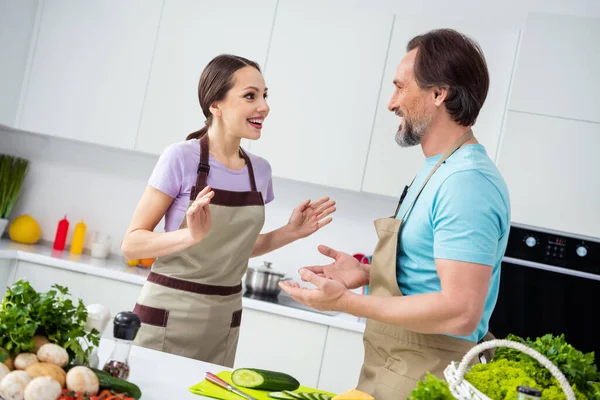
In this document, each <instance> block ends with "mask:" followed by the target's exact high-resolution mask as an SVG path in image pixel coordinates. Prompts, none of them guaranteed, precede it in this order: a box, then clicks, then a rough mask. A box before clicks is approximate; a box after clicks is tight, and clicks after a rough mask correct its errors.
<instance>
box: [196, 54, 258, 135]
mask: <svg viewBox="0 0 600 400" xmlns="http://www.w3.org/2000/svg"><path fill="white" fill-rule="evenodd" d="M247 66H250V67H254V68H256V69H257V70H258V72H261V71H260V67H259V66H258V64H257V63H255V62H254V61H250V60H248V59H246V58H244V57H240V56H235V55H232V54H221V55H219V56H217V57H215V58H213V59H212V60H211V61H210V62H209V63H208V65H207V66H206V68H204V71H202V75H201V76H200V82H199V83H198V100H199V101H200V107H201V108H202V113H203V114H204V116H205V117H206V122H205V123H204V126H203V127H202V128H201V129H200V130H198V131H196V132H192V133H190V134H189V135H188V136H187V138H186V140H191V139H199V138H201V137H202V136H204V135H205V134H206V132H208V128H209V127H210V125H211V124H212V114H211V113H210V106H211V104H213V103H215V102H217V101H223V100H225V97H226V96H227V92H229V90H231V88H232V87H233V74H235V72H236V71H237V70H238V69H241V68H244V67H247Z"/></svg>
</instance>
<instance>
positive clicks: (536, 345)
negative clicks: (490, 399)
mask: <svg viewBox="0 0 600 400" xmlns="http://www.w3.org/2000/svg"><path fill="white" fill-rule="evenodd" d="M506 339H508V340H512V341H515V342H519V343H523V344H525V345H527V346H529V347H531V348H532V349H534V350H536V351H537V352H539V353H540V354H542V355H544V356H545V357H546V358H548V359H549V360H550V361H551V362H552V363H553V364H554V365H556V366H557V367H558V369H559V370H560V371H561V372H562V373H563V374H564V375H565V377H566V378H567V380H568V381H569V383H570V384H571V385H572V386H573V387H576V388H577V389H578V390H577V391H576V394H577V393H578V392H579V393H580V395H583V396H584V398H588V399H600V386H598V384H595V385H594V384H590V383H589V382H600V373H599V372H598V370H597V367H596V364H595V360H594V353H593V352H590V353H586V354H584V353H583V352H581V351H579V350H577V349H576V348H574V347H573V346H572V345H570V344H569V343H567V341H566V339H565V335H564V334H563V335H559V336H553V335H551V334H547V335H544V336H541V337H538V338H536V339H535V340H531V339H529V338H527V339H523V338H521V337H519V336H516V335H508V336H507V337H506ZM503 359H504V360H510V361H518V362H520V363H521V365H522V366H523V368H528V373H529V374H530V376H531V377H532V378H533V379H534V380H535V381H536V382H537V383H538V385H539V386H540V387H542V388H550V387H552V386H557V387H558V388H559V390H560V387H559V386H558V382H557V381H556V379H554V377H553V376H552V374H551V373H550V371H549V370H548V369H547V368H545V367H543V366H542V365H541V364H539V363H538V362H537V361H536V360H534V359H533V358H531V357H530V356H528V355H527V354H525V353H523V352H521V351H519V350H515V349H509V348H506V347H501V348H499V349H498V350H497V351H496V354H495V355H494V362H496V361H498V360H503ZM542 395H543V393H542Z"/></svg>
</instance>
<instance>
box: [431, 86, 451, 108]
mask: <svg viewBox="0 0 600 400" xmlns="http://www.w3.org/2000/svg"><path fill="white" fill-rule="evenodd" d="M446 97H448V88H447V87H440V86H436V87H434V88H433V102H434V104H435V105H436V106H441V105H442V104H444V102H445V101H446Z"/></svg>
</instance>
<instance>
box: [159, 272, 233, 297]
mask: <svg viewBox="0 0 600 400" xmlns="http://www.w3.org/2000/svg"><path fill="white" fill-rule="evenodd" d="M147 281H148V282H152V283H155V284H157V285H161V286H166V287H169V288H172V289H178V290H182V291H184V292H190V293H196V294H207V295H214V296H231V295H232V294H237V293H241V292H242V284H241V283H240V284H239V285H235V286H217V285H208V284H205V283H198V282H191V281H186V280H183V279H178V278H173V277H170V276H167V275H161V274H157V273H156V272H150V274H149V275H148V278H147Z"/></svg>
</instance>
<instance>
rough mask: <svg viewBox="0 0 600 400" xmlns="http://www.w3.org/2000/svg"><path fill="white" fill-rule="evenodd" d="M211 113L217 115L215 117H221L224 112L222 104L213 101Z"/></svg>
mask: <svg viewBox="0 0 600 400" xmlns="http://www.w3.org/2000/svg"><path fill="white" fill-rule="evenodd" d="M209 110H210V113H211V114H212V115H213V116H215V117H220V116H221V115H222V114H223V113H222V111H221V104H219V103H218V102H215V103H212V104H211V105H210V108H209Z"/></svg>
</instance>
